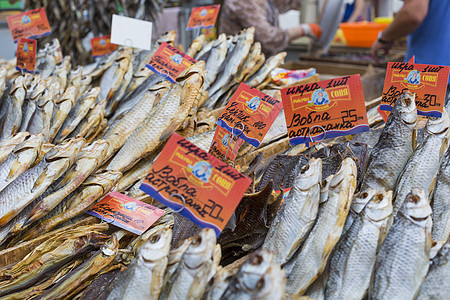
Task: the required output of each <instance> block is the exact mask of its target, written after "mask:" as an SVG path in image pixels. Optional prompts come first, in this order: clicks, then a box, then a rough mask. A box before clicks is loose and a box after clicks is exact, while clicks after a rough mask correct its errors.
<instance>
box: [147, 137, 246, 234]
mask: <svg viewBox="0 0 450 300" xmlns="http://www.w3.org/2000/svg"><path fill="white" fill-rule="evenodd" d="M250 183H251V180H250V178H248V177H246V176H244V175H243V174H241V173H239V172H238V171H237V170H235V169H233V168H232V167H230V166H229V165H227V164H226V163H224V162H222V161H220V160H219V159H217V158H215V157H214V156H212V155H211V154H209V153H207V152H205V151H203V150H202V149H200V148H198V147H197V146H195V145H194V144H192V143H191V142H189V141H187V140H186V139H184V138H183V137H182V136H181V135H179V134H176V133H174V134H173V135H172V136H171V137H170V139H169V141H168V142H167V144H166V146H165V147H164V149H163V150H162V152H161V153H160V154H159V157H158V159H157V160H156V161H155V162H154V163H153V166H152V168H151V170H150V172H149V173H148V175H147V176H146V177H145V180H144V182H143V183H142V185H141V187H140V189H141V190H143V191H144V192H146V193H147V194H149V195H150V196H151V197H153V198H155V199H156V200H158V201H159V202H161V203H163V204H164V205H166V206H167V207H169V208H171V209H173V210H175V212H178V213H180V214H181V215H183V216H185V217H186V218H189V219H190V220H192V221H193V222H195V223H196V224H198V225H200V226H201V227H210V228H212V229H214V230H215V231H216V234H217V236H219V235H220V232H221V231H222V230H223V228H224V227H225V225H226V224H227V222H228V220H229V219H230V217H231V215H232V214H233V212H234V210H235V209H236V207H237V205H238V204H239V202H240V201H241V199H242V196H243V195H244V193H245V191H246V190H247V188H248V187H249V186H250Z"/></svg>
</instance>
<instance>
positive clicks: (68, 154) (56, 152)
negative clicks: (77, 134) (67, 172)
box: [45, 138, 86, 165]
mask: <svg viewBox="0 0 450 300" xmlns="http://www.w3.org/2000/svg"><path fill="white" fill-rule="evenodd" d="M85 143H86V140H85V139H84V138H72V139H68V140H66V141H64V142H63V143H61V144H59V145H57V146H55V147H54V148H53V149H52V150H50V151H49V152H48V153H47V155H46V156H45V160H46V161H47V162H51V161H55V160H59V159H61V158H68V159H69V164H70V165H72V164H73V162H74V161H75V159H76V158H77V156H78V154H79V153H80V151H81V149H82V148H83V146H84V144H85Z"/></svg>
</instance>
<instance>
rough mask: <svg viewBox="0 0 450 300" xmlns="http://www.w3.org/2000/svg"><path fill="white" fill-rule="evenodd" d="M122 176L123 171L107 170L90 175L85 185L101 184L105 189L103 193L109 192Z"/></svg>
mask: <svg viewBox="0 0 450 300" xmlns="http://www.w3.org/2000/svg"><path fill="white" fill-rule="evenodd" d="M120 178H122V173H121V172H117V171H105V172H102V173H96V174H93V175H91V176H89V177H88V178H87V179H86V180H85V181H84V182H83V186H88V185H99V186H101V187H102V189H103V195H104V194H106V193H108V192H109V191H110V190H111V189H112V188H113V187H114V186H115V185H116V183H117V182H118V181H119V179H120Z"/></svg>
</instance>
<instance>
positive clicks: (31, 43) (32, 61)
mask: <svg viewBox="0 0 450 300" xmlns="http://www.w3.org/2000/svg"><path fill="white" fill-rule="evenodd" d="M36 47H37V42H36V40H32V39H24V38H20V39H19V42H18V43H17V54H16V59H17V60H16V70H17V71H21V72H22V71H24V72H29V73H34V69H35V68H36Z"/></svg>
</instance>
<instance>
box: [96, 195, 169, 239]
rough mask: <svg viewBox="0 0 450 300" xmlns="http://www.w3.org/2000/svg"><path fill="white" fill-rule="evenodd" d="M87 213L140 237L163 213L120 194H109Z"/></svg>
mask: <svg viewBox="0 0 450 300" xmlns="http://www.w3.org/2000/svg"><path fill="white" fill-rule="evenodd" d="M87 213H88V214H90V215H91V216H94V217H97V218H99V219H102V220H104V221H105V222H107V223H110V224H113V225H115V226H117V227H120V228H123V229H125V230H128V231H130V232H132V233H135V234H138V235H140V234H142V233H143V232H145V231H146V230H147V229H148V228H150V226H151V225H152V224H153V223H155V222H156V221H157V220H158V219H159V218H161V217H162V215H164V214H165V211H164V210H162V209H159V208H157V207H154V206H151V205H150V204H147V203H144V202H142V201H139V200H136V199H133V198H131V197H128V196H125V195H123V194H121V193H117V192H111V193H109V194H108V195H107V196H106V197H105V198H103V199H102V200H100V201H99V202H98V203H97V204H95V205H94V206H93V207H92V208H91V209H90V210H88V211H87Z"/></svg>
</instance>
